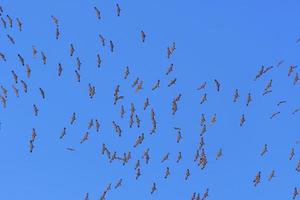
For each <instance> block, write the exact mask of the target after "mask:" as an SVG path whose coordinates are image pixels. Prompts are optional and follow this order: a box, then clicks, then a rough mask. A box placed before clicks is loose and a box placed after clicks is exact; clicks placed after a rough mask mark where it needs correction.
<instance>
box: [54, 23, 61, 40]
mask: <svg viewBox="0 0 300 200" xmlns="http://www.w3.org/2000/svg"><path fill="white" fill-rule="evenodd" d="M59 36H60V31H59V28H58V26H57V27H56V29H55V39H56V40H58V39H59Z"/></svg>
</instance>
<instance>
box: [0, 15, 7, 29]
mask: <svg viewBox="0 0 300 200" xmlns="http://www.w3.org/2000/svg"><path fill="white" fill-rule="evenodd" d="M1 22H2V24H3V27H4V28H5V29H6V21H5V19H3V17H1Z"/></svg>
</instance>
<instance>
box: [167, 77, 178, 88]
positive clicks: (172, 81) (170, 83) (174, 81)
mask: <svg viewBox="0 0 300 200" xmlns="http://www.w3.org/2000/svg"><path fill="white" fill-rule="evenodd" d="M176 80H177V79H176V78H174V79H172V80H170V81H169V84H168V87H171V86H172V85H174V84H175V83H176Z"/></svg>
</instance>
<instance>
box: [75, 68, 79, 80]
mask: <svg viewBox="0 0 300 200" xmlns="http://www.w3.org/2000/svg"><path fill="white" fill-rule="evenodd" d="M75 74H76V80H77V82H80V74H79V72H78V71H77V70H75Z"/></svg>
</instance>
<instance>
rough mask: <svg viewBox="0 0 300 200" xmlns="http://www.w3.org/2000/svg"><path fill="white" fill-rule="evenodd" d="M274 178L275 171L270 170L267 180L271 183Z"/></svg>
mask: <svg viewBox="0 0 300 200" xmlns="http://www.w3.org/2000/svg"><path fill="white" fill-rule="evenodd" d="M273 177H275V170H272V172H271V174H270V175H269V177H268V180H269V181H271V180H272V179H273Z"/></svg>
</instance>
